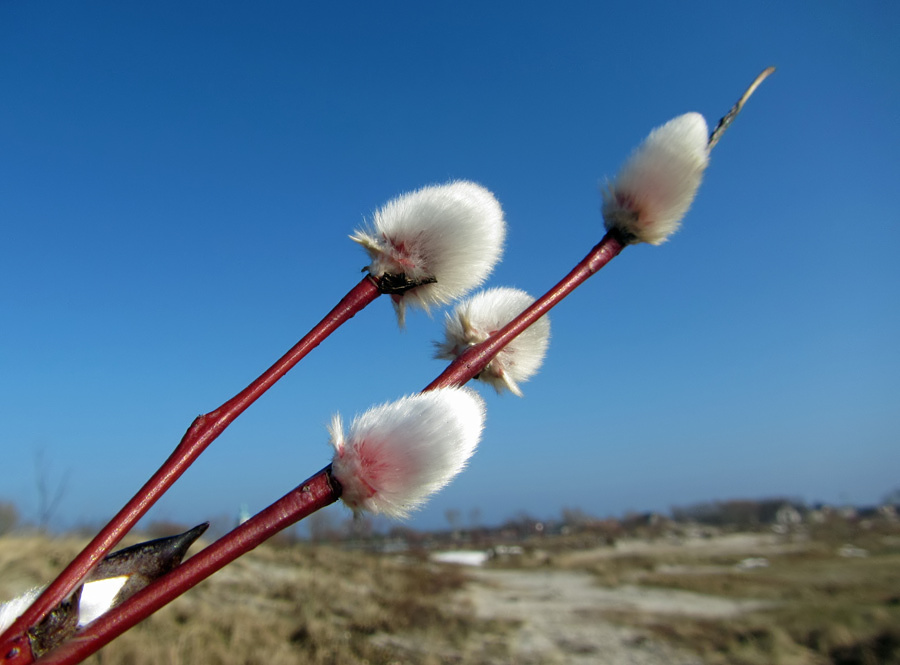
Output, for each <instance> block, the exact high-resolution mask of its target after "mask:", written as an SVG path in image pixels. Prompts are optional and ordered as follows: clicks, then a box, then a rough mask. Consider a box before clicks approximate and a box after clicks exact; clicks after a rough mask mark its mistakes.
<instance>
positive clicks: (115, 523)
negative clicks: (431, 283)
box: [0, 275, 380, 665]
mask: <svg viewBox="0 0 900 665" xmlns="http://www.w3.org/2000/svg"><path fill="white" fill-rule="evenodd" d="M379 295H380V291H379V288H378V283H377V281H376V280H375V279H373V278H372V277H370V276H368V275H367V276H366V277H364V278H363V279H362V280H361V281H360V282H359V283H358V284H357V285H356V286H355V287H354V288H353V289H351V290H350V292H349V293H348V294H347V295H346V296H344V298H343V299H342V300H341V301H340V302H339V303H338V305H337V306H336V307H335V308H334V309H332V310H331V312H329V313H328V315H327V316H326V317H325V318H324V319H322V320H321V321H320V322H319V323H318V325H316V326H315V327H314V328H313V329H312V330H311V331H310V332H309V333H308V334H307V335H306V336H305V337H304V338H303V339H301V340H300V341H299V342H297V344H295V345H294V346H293V347H292V348H291V349H290V350H289V351H288V352H287V353H285V354H284V355H283V356H282V357H281V358H279V359H278V360H277V361H276V362H275V363H274V364H273V365H272V366H271V367H270V368H269V369H268V370H266V371H265V372H264V373H263V374H261V375H260V376H259V377H258V378H257V379H256V380H255V381H254V382H253V383H251V384H250V385H249V386H247V387H246V388H245V389H244V390H242V391H241V392H240V393H238V394H237V395H235V396H234V397H232V398H231V399H230V400H228V401H227V402H225V404H223V405H222V406H220V407H219V408H218V409H216V410H214V411H211V412H209V413H207V414H204V415H202V416H199V417H198V418H197V419H196V420H194V422H193V423H192V424H191V426H190V427H189V428H188V431H187V432H186V433H185V435H184V438H182V440H181V442H180V443H179V444H178V446H177V447H176V448H175V451H174V452H173V453H172V454H171V455H170V456H169V458H168V459H167V460H166V461H165V462H164V463H163V465H162V466H161V467H160V468H159V470H158V471H157V472H156V473H155V474H154V475H153V476H152V477H151V478H150V480H148V481H147V482H146V483H145V484H144V486H143V487H142V488H141V489H140V490H139V491H138V492H137V494H135V495H134V497H133V498H132V499H131V500H130V501H129V502H128V503H127V504H125V506H124V507H123V508H122V509H121V510H120V511H119V512H118V513H117V514H116V516H115V517H113V518H112V519H111V520H110V521H109V523H108V524H107V525H106V526H105V527H104V528H103V529H102V530H101V531H100V533H98V534H97V535H96V536H95V537H94V539H93V540H92V541H91V542H90V543H88V545H87V546H86V547H85V548H84V550H82V551H81V553H79V554H78V556H76V557H75V558H74V559H73V560H72V562H71V563H70V564H69V565H68V566H67V567H66V568H65V570H63V572H62V573H60V575H59V576H58V577H57V578H56V579H55V580H53V582H52V583H50V585H49V586H48V587H47V588H46V589H45V590H44V592H43V593H42V594H41V596H40V597H38V598H37V600H35V602H34V603H33V604H32V605H31V606H30V607H29V608H28V609H27V610H26V611H25V612H24V613H23V614H22V615H21V616H20V617H19V618H18V619H17V620H16V621H15V622H13V624H12V625H11V626H9V628H8V629H7V630H6V632H5V633H3V635H2V636H0V664H2V665H25V664H27V663H30V662H32V661H33V656H32V655H31V647H30V645H29V642H28V638H27V637H26V636H25V631H27V630H28V629H29V627H31V626H34V625H36V624H37V623H38V622H39V621H40V620H41V619H42V618H43V617H44V616H45V615H46V614H47V612H49V611H50V610H51V609H53V608H54V607H56V606H57V605H59V603H61V602H62V601H63V599H64V598H66V597H67V596H68V595H69V594H70V593H71V592H72V590H73V589H75V588H76V587H77V586H78V585H79V584H80V583H81V581H82V580H83V579H84V578H85V577H86V576H87V574H88V573H90V571H91V570H92V569H93V568H94V567H95V566H96V565H97V564H98V563H99V562H100V561H101V560H102V559H103V557H104V556H106V555H107V554H108V553H109V552H110V551H111V550H112V548H113V547H115V546H116V544H117V543H118V542H119V541H120V540H121V539H122V537H123V536H124V535H125V534H126V533H128V531H129V530H130V529H131V528H132V527H133V526H134V525H135V524H136V523H137V522H138V520H139V519H140V518H141V517H143V516H144V514H145V513H146V512H147V511H148V510H149V509H150V507H151V506H152V505H153V504H154V503H156V501H157V500H158V499H159V497H160V496H162V495H163V494H164V493H165V492H166V491H167V490H168V489H169V488H170V487H171V486H172V484H173V483H174V482H175V481H176V480H178V478H180V477H181V475H182V474H183V473H184V472H185V471H186V470H187V468H188V467H189V466H190V465H191V464H193V463H194V461H195V460H196V459H197V458H198V457H199V456H200V454H201V453H202V452H203V451H204V450H206V448H207V447H208V446H209V445H210V444H211V443H212V442H213V441H214V440H215V439H216V437H218V436H219V434H221V433H222V432H223V431H224V430H225V428H226V427H228V426H229V425H230V424H231V423H232V422H233V421H234V420H235V418H237V417H238V416H239V415H240V414H241V413H243V412H244V410H245V409H247V407H249V406H250V405H251V404H253V402H255V401H256V400H257V399H258V398H259V397H260V396H261V395H262V394H263V393H264V392H266V391H267V390H268V389H269V388H271V387H272V385H274V384H275V382H277V381H278V380H279V379H280V378H281V377H282V376H284V375H285V374H286V373H287V372H288V371H290V369H291V368H292V367H294V366H295V365H296V364H297V363H298V362H300V360H302V359H303V358H304V357H305V356H306V355H307V354H308V353H309V352H310V351H312V350H313V349H314V348H315V347H316V346H318V345H319V344H320V343H321V342H322V341H323V340H324V339H325V338H326V337H328V336H329V335H330V334H331V333H332V332H334V331H335V330H336V329H337V328H338V327H339V326H341V325H342V324H343V323H345V322H346V321H348V320H349V319H351V318H352V317H353V316H354V315H355V314H356V313H357V312H359V311H361V310H362V309H363V308H364V307H365V306H366V305H368V304H369V303H371V302H372V301H373V300H375V298H377V297H378V296H379Z"/></svg>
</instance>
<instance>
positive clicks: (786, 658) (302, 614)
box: [0, 525, 900, 665]
mask: <svg viewBox="0 0 900 665" xmlns="http://www.w3.org/2000/svg"><path fill="white" fill-rule="evenodd" d="M848 543H849V544H852V545H853V547H854V548H855V549H852V548H847V547H845V545H847V544H848ZM80 544H81V541H78V540H76V539H54V540H48V539H45V538H43V537H38V536H28V535H16V534H11V535H7V536H4V537H2V538H0V598H9V597H11V596H13V595H15V594H17V593H19V592H21V591H23V590H25V589H26V588H29V587H30V586H33V585H34V584H37V583H39V582H44V581H46V580H47V579H49V577H51V576H52V574H53V572H54V571H56V570H58V569H59V568H60V567H61V566H62V565H64V564H65V562H66V561H67V560H68V558H69V557H71V556H72V555H73V554H74V553H75V552H76V550H77V548H78V547H79V545H80ZM751 557H752V558H751ZM748 558H751V559H750V560H749V561H748ZM763 559H764V560H765V565H762V560H763ZM742 562H743V564H742ZM89 662H95V663H109V664H123V665H143V664H145V663H147V664H149V663H176V664H178V663H184V664H188V663H190V664H197V665H204V664H238V663H240V664H254V663H259V664H260V665H262V664H263V663H266V664H268V665H281V664H288V663H310V664H326V663H327V664H335V665H356V664H363V663H369V664H372V665H375V664H385V665H387V664H401V663H410V664H413V663H415V664H423V665H431V664H435V665H436V664H438V663H454V664H461V665H465V664H485V665H487V664H492V665H493V664H497V665H499V664H501V663H516V664H523V665H524V664H538V663H550V664H556V663H572V664H576V665H580V664H581V663H601V664H602V663H616V664H618V663H627V664H634V665H662V664H666V665H690V664H696V665H702V664H708V665H718V664H725V663H735V664H737V665H762V664H764V663H765V664H772V665H807V664H808V665H818V664H822V665H826V664H834V665H870V664H879V663H900V530H898V529H897V528H896V527H895V526H890V525H888V526H882V527H879V528H874V529H873V528H871V527H870V528H868V529H866V528H861V527H858V526H853V527H850V526H847V527H842V528H841V529H839V530H835V529H828V530H821V531H820V532H809V531H807V532H805V533H803V534H796V533H795V534H793V535H784V536H776V535H774V534H770V533H757V534H731V535H719V536H715V537H708V538H680V539H674V538H665V537H663V538H658V539H655V540H652V541H651V540H640V539H633V540H629V539H622V540H620V541H618V542H617V543H616V544H615V545H614V546H597V545H596V544H591V543H589V542H584V541H583V540H582V541H578V542H575V541H573V540H572V539H566V538H562V537H560V538H547V537H545V538H536V539H533V540H530V541H527V542H525V543H524V553H522V554H519V555H515V556H510V557H500V558H498V559H495V560H493V561H492V562H491V563H489V564H488V565H487V566H485V567H482V568H470V567H460V566H455V565H447V564H435V563H432V562H430V561H428V560H427V558H425V557H424V556H410V555H404V556H399V555H396V554H391V555H387V554H383V555H379V554H372V553H365V552H360V551H347V550H344V549H341V548H340V547H337V546H325V545H309V544H295V545H291V546H264V547H261V548H259V549H258V550H256V551H254V552H252V553H250V554H249V555H247V556H245V557H243V558H242V559H241V560H239V561H237V562H236V563H234V564H233V565H231V566H229V567H228V568H226V569H225V570H223V571H221V572H219V573H217V574H216V575H215V576H213V577H212V578H211V579H210V580H207V581H206V582H204V583H203V584H201V585H199V586H198V587H197V588H195V589H193V590H192V591H191V592H189V593H188V594H187V595H185V596H184V597H182V598H180V599H178V600H177V601H176V602H174V603H172V604H171V605H170V606H168V607H167V608H165V609H164V610H163V611H161V612H159V613H157V614H156V615H155V616H153V617H151V618H150V619H149V620H147V621H146V622H144V623H143V624H141V625H140V626H138V627H137V628H136V629H134V630H132V631H130V632H129V633H127V634H125V635H123V636H122V637H120V638H119V639H118V640H116V641H115V642H113V643H112V644H110V645H109V646H107V647H106V648H105V649H103V650H102V651H101V652H100V653H99V654H98V655H96V656H94V657H93V658H92V659H91V660H90V661H89Z"/></svg>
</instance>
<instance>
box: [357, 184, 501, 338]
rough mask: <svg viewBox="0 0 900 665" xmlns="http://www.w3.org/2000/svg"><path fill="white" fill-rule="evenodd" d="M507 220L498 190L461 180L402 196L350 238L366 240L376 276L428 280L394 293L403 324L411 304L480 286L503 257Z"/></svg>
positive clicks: (435, 301) (425, 304)
mask: <svg viewBox="0 0 900 665" xmlns="http://www.w3.org/2000/svg"><path fill="white" fill-rule="evenodd" d="M505 237H506V222H505V221H504V219H503V209H502V208H501V207H500V203H499V202H498V201H497V199H496V198H495V197H494V195H493V194H492V193H491V192H490V191H488V190H487V189H485V188H484V187H482V186H481V185H478V184H476V183H474V182H469V181H465V180H458V181H455V182H450V183H448V184H445V185H433V186H429V187H423V188H422V189H419V190H417V191H415V192H410V193H408V194H404V195H402V196H399V197H397V198H395V199H393V200H391V201H389V202H388V203H387V204H385V205H384V207H382V208H381V209H380V210H378V211H377V212H376V213H375V216H374V219H373V221H372V225H371V228H365V229H359V230H357V231H356V232H355V233H354V234H353V235H351V236H350V238H351V239H352V240H354V241H356V242H358V243H359V244H360V245H362V246H363V247H364V248H365V250H366V252H368V254H369V257H370V258H371V259H372V263H371V264H369V266H368V267H367V269H368V270H369V272H370V273H371V274H372V275H374V276H376V277H381V276H382V275H385V274H391V275H399V274H403V275H405V276H406V277H407V279H409V280H412V281H413V282H423V281H428V280H436V281H434V282H433V283H430V284H422V285H421V286H417V287H415V288H412V289H410V290H409V291H407V292H406V293H404V294H397V295H394V296H393V300H394V304H395V305H396V308H397V315H398V317H399V319H400V324H401V325H403V321H404V317H405V311H406V310H405V308H406V306H407V305H417V306H419V307H422V308H423V309H425V310H426V311H427V310H428V309H429V307H431V306H432V305H446V304H447V303H449V302H451V301H453V300H455V299H457V298H459V297H461V296H463V295H465V294H466V293H467V292H469V291H470V290H472V289H474V288H475V287H477V286H478V285H480V284H481V283H482V282H484V280H485V279H486V278H487V276H488V275H489V274H490V272H491V270H493V269H494V265H495V264H496V263H497V261H499V260H500V255H501V253H502V251H503V241H504V238H505Z"/></svg>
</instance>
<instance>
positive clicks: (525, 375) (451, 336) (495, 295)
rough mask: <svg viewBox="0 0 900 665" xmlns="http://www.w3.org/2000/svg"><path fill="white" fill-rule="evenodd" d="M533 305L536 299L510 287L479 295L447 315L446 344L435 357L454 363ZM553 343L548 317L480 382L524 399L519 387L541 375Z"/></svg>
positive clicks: (507, 351) (530, 329) (507, 348)
mask: <svg viewBox="0 0 900 665" xmlns="http://www.w3.org/2000/svg"><path fill="white" fill-rule="evenodd" d="M533 302H534V298H532V297H531V296H530V295H528V294H527V293H525V292H524V291H521V290H519V289H511V288H507V287H498V288H493V289H487V290H485V291H481V292H479V293H476V294H475V295H473V296H472V297H471V298H468V299H466V300H465V301H463V302H461V303H459V304H458V305H457V306H456V307H454V309H453V311H452V312H448V313H447V317H446V319H445V321H444V341H443V342H436V343H435V346H436V347H437V351H436V353H435V357H436V358H443V359H445V360H453V359H454V358H456V357H457V356H458V355H460V354H461V353H462V352H463V351H465V350H466V349H467V348H469V347H470V346H472V345H474V344H478V343H480V342H483V341H484V340H486V339H487V338H488V337H490V336H491V335H493V334H494V333H495V332H497V331H498V330H500V329H501V328H502V327H503V326H505V325H506V324H507V323H509V322H510V321H512V320H513V319H514V318H516V317H517V316H518V315H519V314H521V313H522V312H523V311H524V310H525V309H526V308H528V307H529V306H530V305H531V304H532V303H533ZM549 343H550V320H549V319H548V318H547V316H546V315H545V316H542V317H541V318H539V319H538V320H537V321H535V322H534V323H533V324H531V325H530V326H529V327H528V328H526V329H525V331H524V332H522V333H521V334H520V335H519V336H518V337H516V338H515V339H514V340H513V341H511V342H510V343H509V344H507V345H506V346H505V347H504V348H503V350H501V351H500V352H499V353H498V354H497V355H496V356H494V358H493V360H491V362H490V363H488V364H487V366H486V367H485V368H484V370H482V372H481V374H479V375H478V377H477V378H479V379H480V380H482V381H485V382H486V383H489V384H490V385H492V386H493V387H494V389H495V390H496V391H497V392H498V393H500V392H503V390H504V389H508V390H510V391H511V392H512V393H513V394H515V395H518V396H519V397H521V396H522V391H521V390H520V389H519V385H518V384H520V383H523V382H525V381H527V380H528V379H530V378H531V377H532V376H534V374H535V372H537V371H538V369H539V368H540V366H541V363H543V362H544V355H545V354H546V353H547V346H548V345H549Z"/></svg>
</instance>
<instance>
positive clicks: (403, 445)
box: [330, 388, 485, 519]
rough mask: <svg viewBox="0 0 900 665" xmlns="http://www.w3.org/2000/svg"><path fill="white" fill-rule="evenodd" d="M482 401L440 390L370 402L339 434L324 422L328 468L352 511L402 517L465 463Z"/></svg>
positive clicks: (337, 421) (337, 426)
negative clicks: (328, 433) (331, 452)
mask: <svg viewBox="0 0 900 665" xmlns="http://www.w3.org/2000/svg"><path fill="white" fill-rule="evenodd" d="M484 416H485V409H484V402H483V401H482V400H481V398H480V397H479V396H478V395H476V394H475V393H474V392H472V391H471V390H468V389H466V388H442V389H440V390H431V391H428V392H424V393H419V394H417V395H410V396H408V397H404V398H402V399H400V400H398V401H396V402H391V403H389V404H383V405H381V406H377V407H373V408H371V409H369V410H368V411H366V412H365V413H363V414H362V415H360V416H357V417H356V418H354V419H353V423H352V424H351V425H350V431H349V433H347V434H346V435H345V434H344V428H343V424H342V422H341V417H340V416H339V415H335V416H334V419H333V420H332V423H331V427H330V431H331V445H332V446H334V449H335V454H334V459H333V460H332V474H333V475H334V477H335V479H337V481H338V482H339V483H340V484H341V487H342V488H343V493H342V495H341V499H342V500H343V501H344V503H345V504H346V505H347V506H348V507H349V508H351V509H352V510H353V512H355V513H360V512H364V511H365V512H370V513H373V514H379V513H380V514H384V515H387V516H389V517H394V518H398V519H399V518H404V517H407V516H408V515H409V514H410V512H411V511H413V510H414V509H416V508H417V507H419V506H420V505H422V504H423V503H424V502H425V501H426V499H427V498H428V497H429V496H430V495H432V494H433V493H435V492H437V491H438V490H439V489H441V488H442V487H444V486H445V485H446V484H447V483H449V482H450V480H451V479H452V478H453V477H454V476H455V475H456V474H457V473H459V472H460V471H462V469H463V468H464V467H465V466H466V463H467V462H468V460H469V458H470V457H471V456H472V453H474V452H475V448H476V446H477V445H478V441H479V439H480V438H481V430H482V428H483V427H484Z"/></svg>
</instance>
